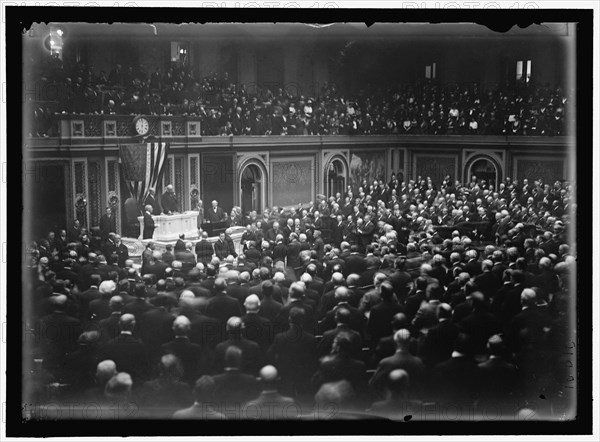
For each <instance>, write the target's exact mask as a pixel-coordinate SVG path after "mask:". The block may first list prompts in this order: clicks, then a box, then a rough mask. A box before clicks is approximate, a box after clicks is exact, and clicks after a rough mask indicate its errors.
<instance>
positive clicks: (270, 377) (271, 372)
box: [260, 365, 278, 384]
mask: <svg viewBox="0 0 600 442" xmlns="http://www.w3.org/2000/svg"><path fill="white" fill-rule="evenodd" d="M277 376H278V373H277V369H276V368H275V367H273V366H272V365H265V366H264V367H263V368H261V370H260V380H261V381H262V382H263V383H265V384H273V383H275V381H277Z"/></svg>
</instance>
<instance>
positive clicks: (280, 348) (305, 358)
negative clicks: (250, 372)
mask: <svg viewBox="0 0 600 442" xmlns="http://www.w3.org/2000/svg"><path fill="white" fill-rule="evenodd" d="M268 358H269V361H270V362H271V363H272V364H273V365H274V366H275V367H277V370H278V371H279V375H280V376H281V380H282V382H283V383H284V384H286V385H287V386H289V387H292V388H306V387H308V384H309V380H310V378H311V377H312V375H313V373H314V372H315V370H316V368H317V344H316V341H315V337H314V336H313V335H311V334H310V333H307V332H305V331H303V330H301V329H300V328H298V327H297V326H294V327H293V328H292V329H289V330H287V331H285V332H283V333H279V334H277V335H276V336H275V339H274V341H273V345H271V348H270V349H269V352H268Z"/></svg>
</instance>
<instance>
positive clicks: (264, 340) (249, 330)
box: [242, 304, 275, 353]
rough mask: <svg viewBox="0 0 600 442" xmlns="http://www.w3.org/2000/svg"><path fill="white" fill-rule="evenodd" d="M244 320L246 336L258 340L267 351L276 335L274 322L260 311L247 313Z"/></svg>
mask: <svg viewBox="0 0 600 442" xmlns="http://www.w3.org/2000/svg"><path fill="white" fill-rule="evenodd" d="M261 307H262V304H261ZM242 321H243V322H244V337H245V338H246V339H249V340H251V341H254V342H256V343H257V344H258V345H259V347H260V348H261V350H262V351H263V352H265V353H266V352H267V350H268V349H269V347H270V346H271V344H272V343H273V339H274V337H275V334H274V324H273V322H272V321H270V320H269V319H267V318H265V317H263V316H261V315H260V314H258V313H246V314H245V315H244V316H242Z"/></svg>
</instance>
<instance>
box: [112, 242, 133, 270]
mask: <svg viewBox="0 0 600 442" xmlns="http://www.w3.org/2000/svg"><path fill="white" fill-rule="evenodd" d="M114 253H115V254H116V255H117V256H118V260H117V265H118V266H119V267H121V268H122V267H125V261H127V260H128V259H129V249H128V248H127V246H126V245H125V244H123V242H122V241H121V235H115V250H114Z"/></svg>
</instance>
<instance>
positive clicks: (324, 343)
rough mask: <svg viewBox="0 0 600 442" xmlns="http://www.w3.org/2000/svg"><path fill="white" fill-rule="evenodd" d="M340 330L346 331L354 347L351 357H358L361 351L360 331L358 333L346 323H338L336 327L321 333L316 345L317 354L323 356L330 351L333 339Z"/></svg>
mask: <svg viewBox="0 0 600 442" xmlns="http://www.w3.org/2000/svg"><path fill="white" fill-rule="evenodd" d="M340 332H346V333H348V334H349V335H350V340H351V342H352V345H353V347H354V353H353V354H352V357H354V358H358V357H360V356H361V351H362V338H361V336H360V333H358V332H357V331H355V330H352V329H351V328H350V327H348V326H347V325H338V326H337V327H336V328H334V329H332V330H327V331H326V332H325V333H323V337H322V338H321V341H320V342H319V345H318V347H317V351H318V353H319V356H325V355H327V354H329V353H330V352H331V347H332V345H333V340H334V339H335V337H336V336H337V335H338V333H340Z"/></svg>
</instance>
